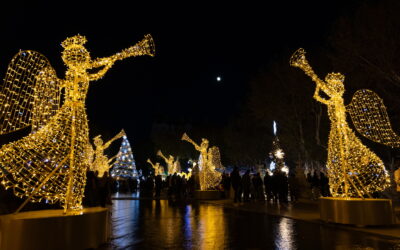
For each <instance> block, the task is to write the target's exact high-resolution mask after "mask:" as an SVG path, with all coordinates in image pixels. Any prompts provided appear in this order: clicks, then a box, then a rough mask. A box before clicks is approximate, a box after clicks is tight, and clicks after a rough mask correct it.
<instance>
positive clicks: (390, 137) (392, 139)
mask: <svg viewBox="0 0 400 250" xmlns="http://www.w3.org/2000/svg"><path fill="white" fill-rule="evenodd" d="M346 110H347V112H348V113H349V114H350V117H351V119H352V121H353V124H354V127H355V128H356V129H357V131H358V132H359V133H360V134H362V135H363V136H365V137H366V138H368V139H370V140H372V141H375V142H379V143H382V144H385V145H388V146H391V147H400V137H399V136H398V135H397V134H396V133H395V132H394V131H393V129H392V126H391V125H390V120H389V117H388V114H387V112H386V107H385V105H384V104H383V100H382V99H381V98H380V97H379V96H378V95H377V94H376V93H375V92H373V91H371V90H368V89H361V90H358V91H357V92H356V93H355V94H354V96H353V98H352V100H351V103H350V104H349V105H347V106H346Z"/></svg>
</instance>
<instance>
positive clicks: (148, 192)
mask: <svg viewBox="0 0 400 250" xmlns="http://www.w3.org/2000/svg"><path fill="white" fill-rule="evenodd" d="M139 188H140V196H141V197H154V198H160V197H161V195H162V194H165V195H166V196H167V197H168V199H174V200H180V199H187V198H193V196H194V191H195V189H196V185H195V180H194V176H191V177H190V178H189V179H186V178H185V177H183V176H180V175H178V174H176V173H175V174H173V175H168V176H167V177H166V178H165V179H164V180H163V179H162V177H161V175H157V176H152V175H151V176H149V177H147V178H144V177H142V179H141V181H140V187H139Z"/></svg>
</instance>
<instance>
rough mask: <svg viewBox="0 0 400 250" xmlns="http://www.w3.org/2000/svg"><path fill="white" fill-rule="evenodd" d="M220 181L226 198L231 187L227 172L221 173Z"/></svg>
mask: <svg viewBox="0 0 400 250" xmlns="http://www.w3.org/2000/svg"><path fill="white" fill-rule="evenodd" d="M221 183H222V187H223V189H224V196H225V197H224V198H225V199H228V198H229V191H230V189H231V178H230V177H229V175H228V174H226V173H223V174H222V180H221Z"/></svg>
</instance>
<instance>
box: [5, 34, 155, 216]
mask: <svg viewBox="0 0 400 250" xmlns="http://www.w3.org/2000/svg"><path fill="white" fill-rule="evenodd" d="M85 43H86V38H85V37H84V36H81V35H77V36H74V37H70V38H67V39H66V40H65V41H63V42H62V44H61V45H62V47H63V48H64V51H63V52H62V60H63V61H64V63H65V65H66V66H67V71H66V74H65V79H59V78H57V76H56V72H55V70H54V69H53V67H52V66H51V65H50V63H49V61H48V60H47V59H46V57H45V56H43V55H42V54H40V53H38V52H35V51H29V50H28V51H20V52H19V53H18V54H17V55H16V56H14V58H13V59H12V60H11V63H10V64H9V66H8V70H7V72H6V77H5V80H4V85H3V86H2V89H1V92H0V105H1V106H0V109H1V112H0V133H1V134H6V133H10V132H13V131H16V130H19V129H22V128H25V127H28V126H32V133H31V134H29V135H28V136H26V137H24V138H22V139H20V140H18V141H15V142H11V143H9V144H6V145H3V146H2V147H1V148H0V168H1V171H0V179H1V183H2V185H4V186H5V187H6V188H13V189H14V193H15V195H17V196H18V197H21V198H23V197H28V199H26V201H25V203H23V204H22V205H21V207H20V208H19V209H18V210H17V212H18V211H19V210H20V209H21V208H22V207H23V206H24V205H25V204H26V202H28V201H29V200H31V201H34V202H35V201H36V202H37V201H41V200H42V199H45V200H47V201H48V202H49V203H55V202H58V201H59V202H60V203H61V204H62V206H63V207H64V211H66V210H69V209H74V210H75V209H80V208H81V207H82V205H81V204H82V197H83V191H84V186H85V182H86V170H87V169H88V162H89V161H88V159H87V157H88V148H87V145H88V144H89V133H88V121H87V117H86V111H85V99H86V94H87V91H88V88H89V82H90V81H95V80H98V79H100V78H102V77H103V76H104V75H105V73H106V72H107V71H108V70H109V69H110V68H111V67H112V66H113V64H114V63H115V62H116V61H118V60H122V59H125V58H128V57H135V56H142V55H150V56H153V55H154V43H153V40H152V37H151V36H150V35H146V36H145V38H144V39H143V40H142V41H140V42H139V43H137V44H136V45H134V46H132V47H130V48H128V49H125V50H123V51H121V52H120V53H117V54H115V55H113V56H110V57H105V58H97V59H91V57H90V54H89V52H88V51H87V50H86V48H85V47H84V44H85ZM88 70H91V71H92V72H93V70H97V72H94V73H89V72H88ZM62 90H63V91H64V92H63V93H64V98H63V104H62V105H61V102H60V93H61V91H62Z"/></svg>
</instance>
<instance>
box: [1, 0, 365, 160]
mask: <svg viewBox="0 0 400 250" xmlns="http://www.w3.org/2000/svg"><path fill="white" fill-rule="evenodd" d="M32 2H36V1H32ZM85 2H86V1H48V2H44V1H40V2H39V3H29V4H27V3H24V4H23V3H15V4H11V5H9V6H7V7H2V8H1V9H0V16H1V23H0V25H1V26H0V27H1V28H0V30H1V32H2V35H1V37H2V41H1V43H2V47H1V49H0V74H1V76H2V77H3V76H4V73H5V71H6V68H7V64H8V62H9V61H10V59H11V58H12V56H13V55H14V54H16V53H17V52H18V50H19V49H30V50H36V51H39V52H41V53H42V54H44V55H45V56H46V57H47V58H48V59H49V60H50V62H51V64H52V65H53V66H54V68H55V69H56V71H57V74H58V77H60V78H63V77H64V72H65V67H64V65H63V63H62V61H61V51H62V47H61V46H60V43H61V42H62V41H63V40H64V39H65V38H66V37H70V36H73V35H76V34H78V33H79V34H81V35H85V36H86V37H87V39H88V42H87V44H86V48H87V49H88V50H89V51H90V52H91V56H92V58H96V57H103V56H110V55H112V54H114V53H116V52H119V51H120V50H122V49H124V48H127V47H129V46H131V45H133V44H135V43H136V42H137V41H139V40H140V39H142V37H143V36H144V35H145V34H147V33H150V34H151V35H152V36H153V38H154V40H155V44H156V56H155V57H154V58H150V57H142V58H131V59H126V60H124V61H120V62H117V63H116V64H115V65H114V67H113V68H112V69H111V70H110V71H109V72H108V73H107V75H106V76H105V77H104V78H103V79H102V80H99V81H97V82H93V83H92V85H91V87H90V90H89V94H88V99H87V113H88V118H89V121H90V128H91V136H95V135H97V134H103V135H104V139H108V138H111V137H112V136H113V135H114V134H116V133H117V132H118V131H119V130H120V129H121V128H124V129H125V130H126V131H127V134H128V137H129V139H130V141H131V144H132V146H133V149H134V151H141V149H140V148H141V146H142V145H144V144H146V143H147V142H148V140H149V134H150V131H151V128H152V124H153V123H154V122H162V121H168V122H170V123H171V122H172V123H173V122H174V121H176V122H182V121H185V122H190V123H192V124H194V126H195V125H196V123H198V122H206V123H209V124H211V125H212V124H226V123H229V122H230V121H231V120H232V118H233V117H235V115H237V113H238V111H239V109H240V107H241V105H242V104H243V103H244V102H245V101H246V99H245V98H246V93H247V91H248V87H247V85H248V82H249V80H251V78H252V77H254V75H255V74H257V72H258V71H259V70H260V69H261V68H262V67H264V66H265V65H268V63H269V62H271V61H273V60H274V59H275V58H277V57H279V55H280V53H281V52H282V51H287V50H293V51H294V50H295V49H297V48H298V47H305V48H311V47H318V46H323V45H322V44H323V41H324V39H326V35H327V34H328V32H329V29H330V26H331V25H332V23H333V22H334V21H335V19H336V18H338V17H339V16H341V15H346V14H349V13H351V12H352V11H353V9H354V8H355V7H356V6H357V4H358V2H359V1H265V3H266V6H261V5H255V4H250V3H246V4H245V5H243V3H242V4H232V3H230V4H215V3H213V4H208V3H206V2H203V1H197V2H195V1H186V3H175V4H174V3H164V4H157V3H155V2H153V1H151V3H149V4H148V5H147V6H146V5H143V4H142V3H141V2H142V1H137V2H138V4H136V3H135V2H134V1H126V2H127V3H128V2H129V4H127V3H125V2H122V1H108V2H107V4H104V3H100V2H92V3H85ZM168 2H170V1H168ZM242 2H243V1H242ZM348 2H351V4H349V3H348ZM139 3H140V4H139ZM288 59H289V58H288ZM288 66H289V65H288ZM217 76H220V77H221V78H222V81H220V82H218V81H217V80H216V77H217ZM270 94H271V93H270ZM272 94H273V93H272ZM266 98H268V95H267V94H266ZM205 137H207V136H206V135H205ZM177 139H179V138H177ZM142 151H143V150H142ZM143 157H147V156H143Z"/></svg>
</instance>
